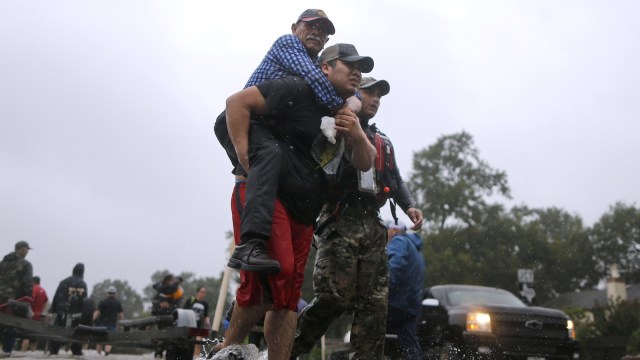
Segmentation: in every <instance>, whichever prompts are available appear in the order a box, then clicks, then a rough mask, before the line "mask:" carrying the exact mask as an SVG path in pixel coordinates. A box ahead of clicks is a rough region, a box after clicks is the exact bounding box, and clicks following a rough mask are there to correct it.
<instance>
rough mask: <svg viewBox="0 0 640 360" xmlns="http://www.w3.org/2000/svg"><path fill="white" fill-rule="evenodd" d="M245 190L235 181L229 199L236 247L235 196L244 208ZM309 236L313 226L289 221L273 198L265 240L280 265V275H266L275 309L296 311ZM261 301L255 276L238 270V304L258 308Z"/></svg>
mask: <svg viewBox="0 0 640 360" xmlns="http://www.w3.org/2000/svg"><path fill="white" fill-rule="evenodd" d="M245 188H246V183H245V182H236V186H235V188H234V191H233V195H232V197H231V215H232V219H233V239H234V241H235V243H236V245H238V244H239V243H240V218H241V209H238V205H237V199H236V197H237V196H239V197H240V206H242V205H244V196H245ZM312 237H313V226H311V225H303V224H300V223H298V222H296V221H294V220H293V219H291V217H290V216H289V213H288V212H287V210H286V209H285V207H284V206H283V205H282V203H281V202H280V200H278V199H276V203H275V206H274V209H273V220H272V223H271V238H270V239H269V240H268V241H267V248H268V251H269V256H271V257H272V258H273V259H275V260H278V262H279V263H280V272H279V273H278V274H276V275H269V276H267V281H268V283H269V287H270V290H271V296H272V300H273V306H274V309H275V310H280V309H289V310H292V311H296V307H297V305H298V300H299V299H300V289H301V287H302V282H303V281H304V267H305V265H306V264H307V258H308V256H309V248H310V246H311V239H312ZM262 300H263V291H262V285H261V282H260V278H259V276H258V273H256V272H253V271H240V287H239V288H238V291H237V292H236V302H237V303H238V305H239V306H241V307H248V306H253V305H259V304H260V303H262Z"/></svg>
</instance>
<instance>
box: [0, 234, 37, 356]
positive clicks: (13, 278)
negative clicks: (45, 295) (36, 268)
mask: <svg viewBox="0 0 640 360" xmlns="http://www.w3.org/2000/svg"><path fill="white" fill-rule="evenodd" d="M14 249H15V251H13V252H10V253H9V254H7V255H5V257H4V258H3V259H2V261H1V262H0V305H5V306H8V304H7V303H9V302H10V301H11V300H18V299H21V298H27V299H28V300H29V303H30V300H31V292H32V289H33V285H32V281H33V267H32V266H31V263H30V262H29V261H27V260H26V259H25V257H26V256H27V253H28V252H29V250H30V249H31V248H30V247H29V244H28V243H27V242H26V241H18V242H17V243H16V245H15V247H14ZM29 303H25V304H27V306H26V307H25V309H26V310H29V309H30V307H29V305H28V304H29ZM11 309H12V311H11V313H12V314H13V315H16V316H23V317H28V314H27V312H25V313H24V314H20V313H17V310H19V309H18V307H16V306H11ZM15 342H16V338H15V337H13V336H4V337H3V338H2V351H3V353H4V354H3V355H2V356H4V357H7V356H9V355H11V351H12V350H13V346H14V345H15Z"/></svg>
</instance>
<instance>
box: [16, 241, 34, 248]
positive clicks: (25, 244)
mask: <svg viewBox="0 0 640 360" xmlns="http://www.w3.org/2000/svg"><path fill="white" fill-rule="evenodd" d="M22 248H27V249H29V250H31V246H29V243H28V242H26V241H24V240H20V241H18V242H17V243H16V245H15V249H16V250H18V249H22Z"/></svg>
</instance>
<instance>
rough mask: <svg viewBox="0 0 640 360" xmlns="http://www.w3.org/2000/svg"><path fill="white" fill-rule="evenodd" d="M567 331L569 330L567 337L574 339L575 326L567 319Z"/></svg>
mask: <svg viewBox="0 0 640 360" xmlns="http://www.w3.org/2000/svg"><path fill="white" fill-rule="evenodd" d="M567 331H568V332H569V339H573V340H575V339H576V328H575V327H574V326H573V321H571V320H567Z"/></svg>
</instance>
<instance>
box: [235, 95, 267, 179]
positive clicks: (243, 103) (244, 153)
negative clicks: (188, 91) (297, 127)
mask: <svg viewBox="0 0 640 360" xmlns="http://www.w3.org/2000/svg"><path fill="white" fill-rule="evenodd" d="M252 112H254V113H264V112H266V101H265V99H264V97H263V96H262V94H261V93H260V91H259V90H258V88H257V87H255V86H252V87H248V88H246V89H244V90H241V91H239V92H237V93H235V94H233V95H231V96H230V97H229V98H228V99H227V110H226V115H227V128H228V129H229V136H230V138H231V142H232V143H233V147H234V148H235V149H236V154H237V156H238V161H240V164H241V165H242V167H243V168H244V169H245V171H247V172H248V171H249V120H250V119H251V113H252Z"/></svg>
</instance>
